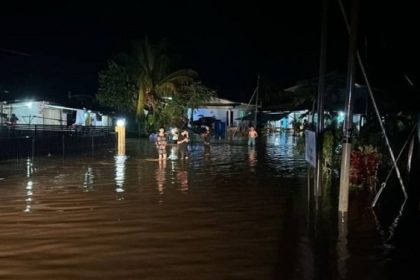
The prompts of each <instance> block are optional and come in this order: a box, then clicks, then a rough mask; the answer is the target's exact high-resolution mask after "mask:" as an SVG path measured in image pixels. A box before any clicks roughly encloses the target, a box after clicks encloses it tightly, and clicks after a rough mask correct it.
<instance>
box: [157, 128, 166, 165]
mask: <svg viewBox="0 0 420 280" xmlns="http://www.w3.org/2000/svg"><path fill="white" fill-rule="evenodd" d="M167 145H168V139H166V134H165V129H163V128H159V133H158V135H157V136H156V148H157V150H158V153H159V160H166V146H167Z"/></svg>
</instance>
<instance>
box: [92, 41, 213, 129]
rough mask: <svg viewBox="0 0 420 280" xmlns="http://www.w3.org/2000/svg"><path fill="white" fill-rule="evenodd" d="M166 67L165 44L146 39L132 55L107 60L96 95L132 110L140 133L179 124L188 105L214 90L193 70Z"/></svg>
mask: <svg viewBox="0 0 420 280" xmlns="http://www.w3.org/2000/svg"><path fill="white" fill-rule="evenodd" d="M168 70H169V58H168V57H167V55H166V52H165V48H164V45H163V44H162V43H160V44H156V45H154V46H152V45H151V44H150V43H149V41H148V39H147V38H146V39H145V40H144V41H143V42H141V44H138V45H136V48H135V49H134V52H133V54H131V55H119V56H118V57H117V58H115V59H114V60H110V61H109V62H108V67H107V68H106V69H105V70H103V71H101V72H100V74H99V91H98V94H97V98H98V100H99V101H100V102H101V103H102V104H104V105H108V106H111V107H113V108H116V109H118V110H119V111H126V112H129V113H132V114H133V115H134V116H135V117H136V120H137V122H138V125H139V127H138V129H139V133H141V134H143V133H147V132H148V131H150V130H155V129H156V128H158V126H162V125H165V124H166V125H168V124H171V125H180V124H182V121H184V119H185V115H186V111H187V110H186V109H187V108H192V107H197V106H199V105H200V104H202V103H203V102H206V101H208V100H209V99H210V97H212V96H214V95H215V92H214V91H213V90H210V89H209V88H207V87H206V86H204V85H203V84H202V83H201V82H199V81H198V80H197V78H198V74H197V73H196V72H195V71H194V70H191V69H181V70H177V71H174V72H172V73H170V72H169V71H168ZM168 73H169V74H168Z"/></svg>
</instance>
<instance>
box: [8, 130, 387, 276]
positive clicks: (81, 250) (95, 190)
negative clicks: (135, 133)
mask: <svg viewBox="0 0 420 280" xmlns="http://www.w3.org/2000/svg"><path fill="white" fill-rule="evenodd" d="M294 144H295V138H293V137H292V136H291V135H287V134H280V135H271V136H268V137H267V138H266V141H264V142H262V141H261V142H260V143H258V145H257V147H256V148H249V147H247V146H246V145H245V144H244V143H241V142H235V143H230V144H226V143H215V144H212V145H211V146H203V145H201V143H196V144H192V145H190V147H189V149H190V150H189V153H190V156H189V159H187V160H179V159H177V160H168V161H164V162H159V161H157V160H156V158H157V154H156V151H155V149H154V147H153V145H152V143H150V142H148V141H146V140H132V139H129V140H128V142H127V147H126V148H127V152H126V155H114V153H113V151H104V152H103V153H100V154H96V155H95V157H94V158H92V157H84V156H77V157H71V158H65V159H63V158H61V157H59V158H54V156H52V157H48V158H36V159H35V161H34V162H32V161H31V160H28V161H26V162H25V163H24V164H23V163H19V162H15V161H9V162H4V163H0V164H1V169H0V170H1V174H0V177H1V178H4V179H3V180H1V181H0V211H1V217H0V222H1V224H2V227H1V228H0V242H1V244H2V249H1V251H0V258H1V259H2V261H1V262H0V278H5V279H26V278H31V279H85V278H89V279H100V278H105V279H338V278H335V277H334V276H333V275H335V274H334V273H333V272H331V271H330V269H332V268H328V269H327V268H326V267H334V266H337V267H338V268H337V269H338V272H340V270H339V269H341V266H343V265H344V268H343V269H344V271H349V270H350V271H352V274H351V275H352V277H353V278H351V277H350V276H348V278H347V279H364V278H361V276H363V275H365V274H366V275H372V273H367V272H369V269H371V270H374V269H377V268H370V267H369V265H372V266H373V267H375V266H376V267H377V266H378V265H381V262H383V261H384V260H383V258H382V255H381V254H382V253H381V252H380V251H381V247H380V245H378V244H379V243H380V242H378V241H377V240H376V239H375V238H376V237H377V233H376V231H375V229H374V228H373V229H372V228H366V229H364V230H359V231H356V232H358V233H361V234H364V237H360V236H358V237H357V238H356V239H357V241H358V242H357V244H353V245H352V246H353V248H356V250H353V251H352V254H353V255H355V256H357V258H352V254H349V255H348V256H347V255H346V256H345V258H346V261H345V262H340V263H338V264H336V262H335V259H336V258H335V257H334V256H331V255H329V253H328V252H330V251H331V248H332V247H334V245H333V244H331V243H333V242H334V236H335V232H334V229H331V227H324V228H322V229H316V230H315V227H310V226H309V225H308V224H309V223H310V221H309V220H308V218H307V217H308V213H309V212H308V210H307V209H309V208H308V206H307V205H306V204H305V203H306V194H305V190H306V185H305V183H306V177H305V176H306V165H305V162H304V160H303V157H302V156H299V155H297V154H296V152H295V150H294V149H293V147H294ZM171 150H172V153H173V154H175V153H176V147H175V146H171V147H169V148H168V152H169V151H171ZM310 215H312V216H313V214H310ZM316 215H318V216H317V217H318V218H316V219H321V220H325V221H329V220H330V219H331V217H330V216H328V215H326V214H325V213H324V214H322V215H321V214H319V213H318V214H316ZM316 215H315V216H316ZM358 217H359V218H360V217H362V218H361V219H366V215H364V216H363V215H361V216H358ZM361 219H359V222H360V220H361ZM331 223H332V222H331ZM325 224H327V225H328V222H327V223H325ZM332 224H333V223H332ZM332 228H334V227H333V226H332ZM350 228H351V223H350ZM308 229H310V230H308ZM311 231H313V232H316V234H310V232H311ZM319 235H321V236H323V237H322V238H320V239H316V242H315V243H313V240H314V239H313V238H314V236H319ZM329 237H330V238H329ZM345 238H346V237H344V239H345ZM331 239H332V240H331ZM350 241H351V240H350ZM340 242H341V241H340ZM346 242H347V240H346V239H345V240H344V244H346ZM368 243H371V244H368ZM339 244H342V243H338V245H339ZM346 246H347V245H346ZM354 246H356V247H354ZM357 246H358V247H357ZM369 246H373V247H369ZM320 247H322V249H321V248H320ZM324 247H325V248H324ZM366 248H368V249H366ZM344 249H346V248H344ZM357 249H360V250H365V251H368V254H367V255H366V256H363V257H362V256H360V255H358V253H357ZM344 251H346V250H344ZM346 253H348V251H346ZM342 257H343V256H338V259H340V260H341V259H342ZM360 258H364V259H365V260H366V263H367V264H364V265H360V264H358V263H357V261H356V259H360ZM346 265H348V266H349V267H345V266H346ZM360 267H362V268H363V271H362V272H360V273H357V272H355V271H358V270H357V269H358V268H360ZM325 270H327V271H325ZM338 272H337V275H339V273H338ZM317 275H324V277H320V276H317ZM377 275H382V274H377ZM382 276H383V275H382ZM343 279H345V278H343ZM369 279H370V278H369ZM372 279H375V278H372ZM377 279H379V278H377ZM382 279H384V278H382Z"/></svg>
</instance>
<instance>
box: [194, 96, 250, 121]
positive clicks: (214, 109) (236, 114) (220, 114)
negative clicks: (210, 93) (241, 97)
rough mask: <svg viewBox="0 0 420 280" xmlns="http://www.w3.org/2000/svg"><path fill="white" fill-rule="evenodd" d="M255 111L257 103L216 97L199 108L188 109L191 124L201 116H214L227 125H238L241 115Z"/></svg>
mask: <svg viewBox="0 0 420 280" xmlns="http://www.w3.org/2000/svg"><path fill="white" fill-rule="evenodd" d="M253 111H255V105H253V104H246V103H241V102H235V101H231V100H228V99H224V98H218V97H214V98H212V99H211V100H210V101H209V102H207V103H205V104H203V105H202V106H200V107H198V108H190V109H188V116H189V119H190V124H191V123H193V122H195V121H198V120H200V119H201V118H206V117H207V118H213V119H214V120H216V121H219V122H221V123H222V124H223V125H224V126H225V127H237V126H239V125H240V122H241V121H240V119H238V118H241V117H244V116H246V115H247V114H248V113H250V112H253Z"/></svg>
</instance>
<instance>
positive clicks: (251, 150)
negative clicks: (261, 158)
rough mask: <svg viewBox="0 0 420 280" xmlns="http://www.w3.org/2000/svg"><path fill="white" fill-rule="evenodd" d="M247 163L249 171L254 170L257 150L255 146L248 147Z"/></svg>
mask: <svg viewBox="0 0 420 280" xmlns="http://www.w3.org/2000/svg"><path fill="white" fill-rule="evenodd" d="M248 163H249V167H251V171H252V172H255V168H254V167H255V166H256V165H257V152H256V151H255V147H249V148H248Z"/></svg>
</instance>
